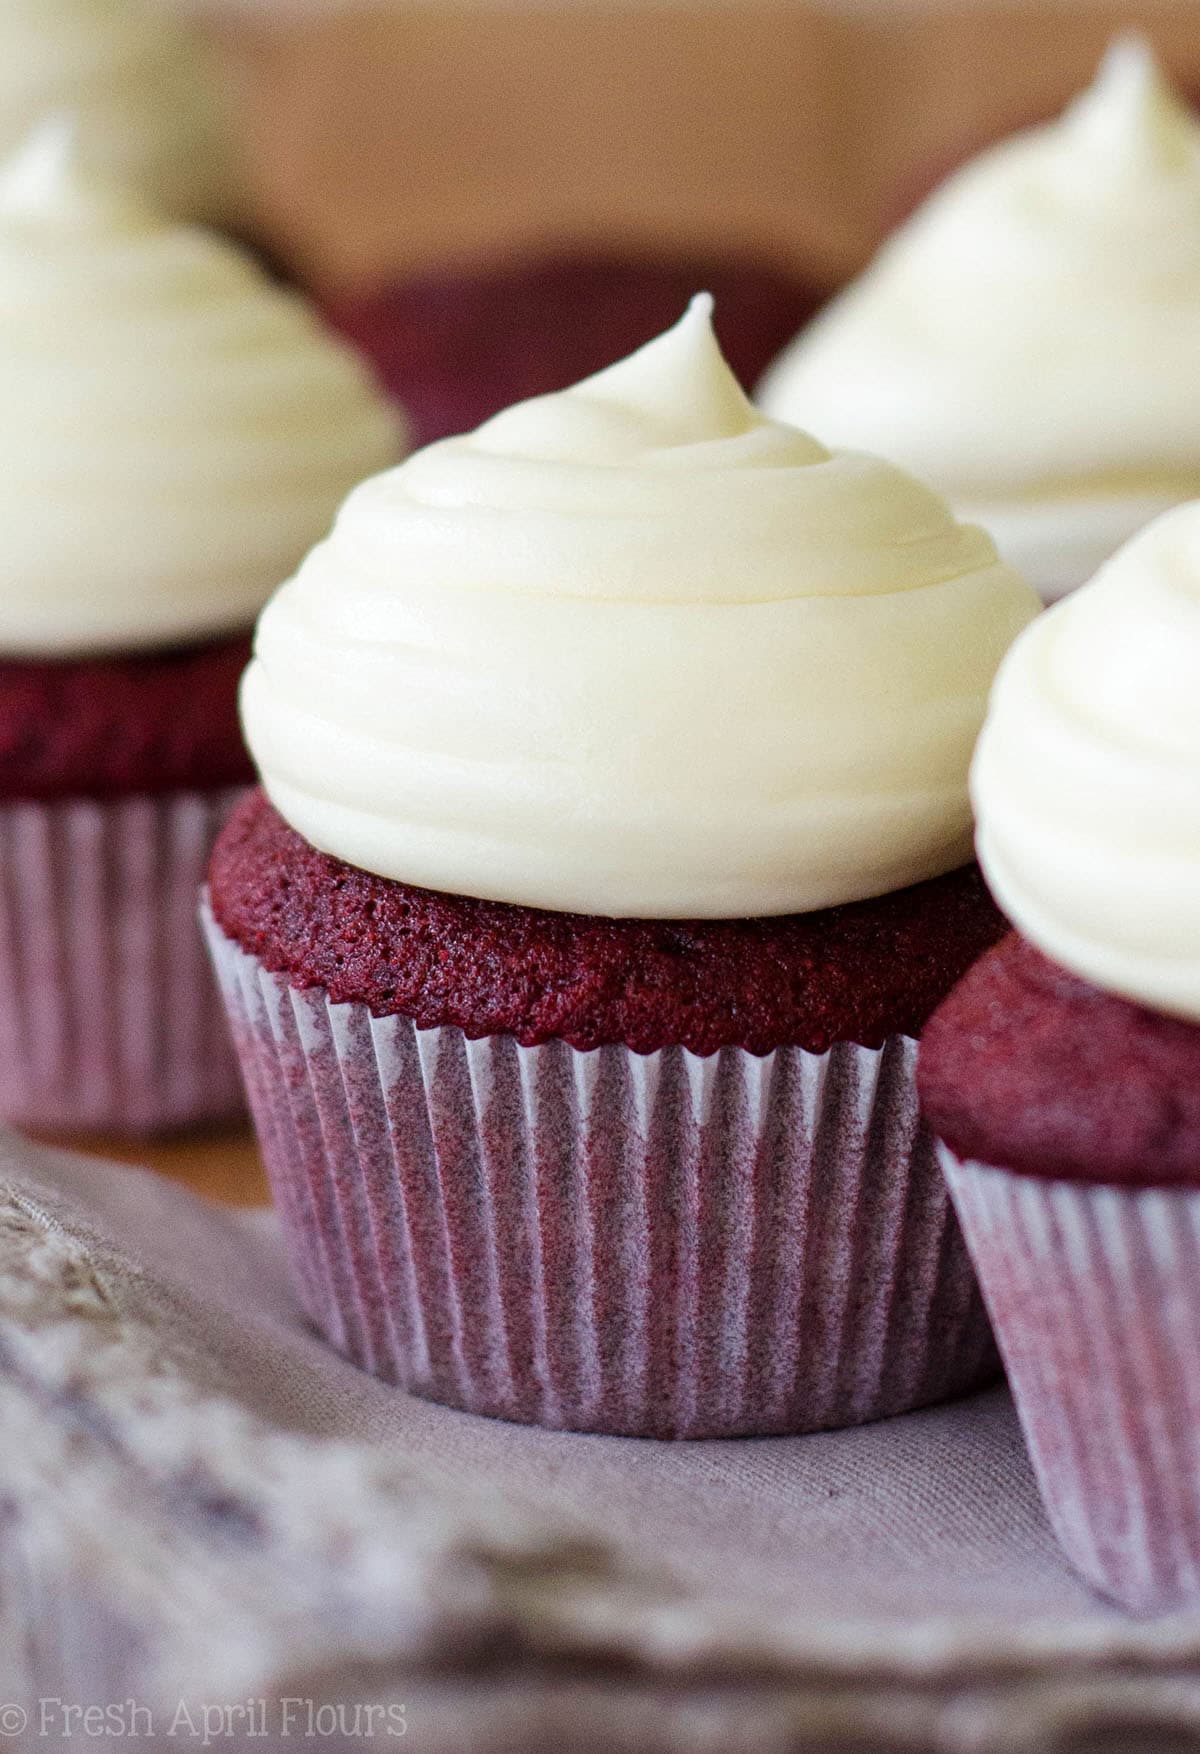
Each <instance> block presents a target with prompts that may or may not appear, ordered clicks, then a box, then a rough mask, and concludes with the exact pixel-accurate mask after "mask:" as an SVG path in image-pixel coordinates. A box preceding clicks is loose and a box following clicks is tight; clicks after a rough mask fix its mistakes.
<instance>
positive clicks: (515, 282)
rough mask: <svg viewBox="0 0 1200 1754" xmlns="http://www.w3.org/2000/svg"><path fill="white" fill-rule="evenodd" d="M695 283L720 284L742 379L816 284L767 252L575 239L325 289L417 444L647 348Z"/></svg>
mask: <svg viewBox="0 0 1200 1754" xmlns="http://www.w3.org/2000/svg"><path fill="white" fill-rule="evenodd" d="M697 286H707V287H709V288H711V290H712V292H713V294H714V297H715V299H716V310H717V329H718V338H719V340H720V342H721V346H722V349H723V350H724V352H725V355H726V357H727V359H728V360H729V363H730V366H731V367H732V368H733V371H734V373H735V375H736V376H737V378H738V379H739V381H740V382H741V383H743V384H752V383H754V381H755V379H756V378H757V377H758V376H759V374H760V373H761V372H762V371H763V370H765V368H766V366H767V365H768V364H769V363H770V361H771V360H772V359H773V358H774V357H775V355H776V354H777V353H778V351H779V349H780V348H781V347H782V346H783V345H784V343H785V342H786V341H787V340H789V339H790V337H791V336H792V335H794V334H795V332H796V330H797V329H798V328H799V326H800V324H801V323H804V322H807V320H808V319H809V317H811V315H812V313H813V312H814V311H815V310H816V309H817V306H818V305H819V304H820V302H821V299H822V297H823V296H824V294H823V291H822V290H821V289H820V288H819V287H818V286H817V285H815V284H814V283H813V282H811V281H810V280H808V279H806V278H805V277H804V276H803V275H800V274H798V273H797V272H796V271H795V270H794V269H792V268H787V267H784V266H782V265H780V264H775V263H772V262H769V261H759V260H755V259H752V258H748V257H739V256H718V257H717V258H716V259H713V258H712V257H711V256H705V257H702V258H701V257H697V256H695V255H692V254H688V253H680V254H667V255H663V254H652V253H650V252H648V251H642V252H638V251H636V250H629V251H626V252H620V251H616V250H608V251H604V250H600V249H597V248H592V249H586V248H583V247H582V246H581V247H579V248H577V249H574V250H571V249H563V250H559V251H547V252H544V253H541V254H531V255H528V256H517V257H515V258H513V259H512V260H503V261H498V262H486V263H478V264H475V265H467V266H462V267H458V268H453V269H445V270H443V271H441V272H437V273H428V274H424V275H420V276H416V277H414V278H412V279H409V280H401V281H399V282H397V283H396V284H393V285H388V286H384V287H382V288H377V289H374V290H367V291H357V292H344V293H342V294H340V295H333V294H330V295H327V296H326V297H325V299H324V302H323V307H322V308H323V310H324V312H325V315H326V316H327V317H328V318H329V320H330V322H332V323H333V325H334V327H335V328H337V329H339V330H341V331H342V333H344V334H345V335H346V336H348V337H349V339H350V340H352V341H353V342H354V343H355V344H356V346H358V347H360V348H361V349H362V350H363V352H364V353H365V354H366V355H367V357H368V359H370V360H371V361H372V363H373V364H374V366H375V367H376V369H377V371H378V372H379V375H380V377H381V378H382V380H383V382H384V383H385V384H386V385H387V386H388V388H389V389H391V390H392V391H393V393H394V394H395V395H397V396H398V397H399V398H400V400H401V402H402V403H403V405H404V407H405V409H406V410H407V411H408V413H409V415H410V417H411V419H412V423H413V428H414V432H415V436H416V439H417V442H418V443H420V444H430V443H432V442H433V440H435V439H441V438H447V437H449V436H450V435H451V434H452V433H457V432H468V431H469V430H470V429H471V428H472V427H475V426H478V425H479V424H480V423H481V422H482V421H484V420H488V419H490V418H491V416H492V415H493V414H498V413H499V412H500V410H501V409H502V408H508V407H510V406H511V405H512V404H513V403H514V402H523V401H526V400H528V399H529V398H530V397H533V396H543V395H547V394H549V393H550V392H551V391H554V390H565V389H566V388H567V387H568V386H569V385H571V384H574V383H577V382H578V381H579V379H580V378H584V377H588V376H589V375H590V374H591V373H593V372H597V371H599V370H600V369H601V367H602V366H606V365H608V364H609V363H610V362H611V361H612V360H614V359H620V358H622V357H623V356H624V355H625V354H627V353H632V352H633V351H634V350H635V348H638V347H641V346H644V344H645V343H646V342H647V341H650V340H652V339H653V338H654V336H656V335H658V334H661V332H662V330H663V329H665V328H667V327H668V325H669V324H671V323H672V322H673V321H674V320H675V318H676V316H677V315H678V313H679V310H680V308H681V307H682V306H683V305H684V304H686V302H687V300H688V298H689V297H690V296H691V294H692V293H693V292H694V291H695V289H696V287H697Z"/></svg>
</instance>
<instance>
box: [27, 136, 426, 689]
mask: <svg viewBox="0 0 1200 1754" xmlns="http://www.w3.org/2000/svg"><path fill="white" fill-rule="evenodd" d="M0 432H2V433H3V440H2V441H0V442H2V445H3V450H2V453H0V465H2V466H0V553H2V556H3V577H4V579H5V580H6V581H7V583H6V584H5V585H4V587H3V588H2V589H0V653H4V654H7V655H34V656H43V657H52V656H59V655H61V656H69V655H80V654H86V653H90V652H112V651H125V650H131V649H134V648H138V647H153V646H162V645H168V644H175V643H183V642H186V641H190V640H196V639H203V638H208V637H212V636H216V635H219V634H223V633H226V632H229V631H233V630H236V629H239V628H242V627H246V626H248V625H249V624H250V623H251V622H252V621H253V620H254V617H255V615H256V614H257V613H258V610H259V609H260V608H261V606H262V604H263V602H264V601H265V600H266V598H267V596H268V595H269V594H270V592H271V591H272V590H273V589H274V587H275V586H276V585H277V584H278V583H279V581H280V580H281V579H282V578H285V577H286V576H287V574H288V572H289V571H290V570H291V569H292V568H293V567H294V566H295V565H296V563H297V561H298V560H299V559H300V558H301V557H302V556H303V554H304V553H305V552H306V550H307V549H308V548H309V547H310V546H311V545H312V543H313V542H314V541H316V540H317V538H318V537H319V536H321V535H322V534H323V533H324V531H325V530H326V529H327V528H328V525H329V522H330V520H331V518H332V516H333V514H334V512H335V511H336V509H337V506H338V504H339V503H340V501H341V499H342V498H343V497H344V495H345V493H346V492H347V490H348V489H349V488H350V487H351V486H353V484H354V483H355V482H356V481H358V480H360V479H361V478H362V477H363V475H365V474H368V473H369V472H370V471H372V470H374V469H378V468H380V467H382V466H383V465H384V464H385V463H387V462H389V461H392V460H394V459H395V458H396V457H397V456H398V455H400V454H401V448H402V445H401V439H402V433H401V428H400V426H399V424H398V422H397V419H396V417H395V416H394V415H393V414H392V413H391V411H390V410H389V409H388V407H387V404H386V403H385V401H384V400H383V398H382V397H381V396H380V395H379V394H378V393H377V392H376V391H375V389H374V387H373V386H372V385H371V383H370V382H369V380H368V378H367V376H366V374H365V372H364V370H363V369H362V367H361V366H360V365H359V363H358V361H357V360H356V359H355V358H354V357H353V355H352V354H351V353H350V351H349V349H347V348H345V347H344V346H343V345H342V344H341V343H340V342H337V341H335V340H334V339H332V338H331V337H330V336H328V335H327V334H326V333H325V331H324V330H323V329H322V327H321V326H320V324H319V323H318V321H317V320H316V318H315V316H314V315H313V314H312V313H310V311H309V310H308V309H307V307H306V306H305V305H304V304H303V303H302V302H301V301H300V300H299V299H298V298H296V297H295V296H294V295H292V294H291V293H288V292H285V291H283V290H281V289H280V288H279V287H277V286H275V285H274V284H272V283H271V282H270V281H269V280H268V279H267V278H266V276H265V275H263V274H262V273H261V272H260V271H259V269H258V268H257V267H256V266H255V265H254V264H253V263H252V262H250V261H249V260H248V259H247V258H245V257H243V256H242V255H241V253H240V252H239V251H237V250H235V249H234V248H233V247H232V246H230V245H228V244H226V243H224V242H223V241H221V240H220V239H218V238H216V237H215V236H211V235H209V234H207V233H205V232H202V231H200V230H198V229H193V228H190V227H185V226H174V225H171V224H170V223H168V222H167V221H165V220H163V219H162V218H160V217H159V216H157V215H156V214H155V213H154V211H153V210H152V209H151V208H150V207H149V206H148V205H146V204H144V203H143V201H142V199H141V197H137V196H133V195H127V194H126V193H125V192H124V191H123V190H122V189H121V188H120V187H119V186H115V185H114V184H113V183H112V181H111V180H110V178H109V176H108V175H107V174H106V173H102V172H98V171H97V170H96V169H95V168H94V167H93V166H92V164H91V163H90V161H89V160H88V157H87V155H86V154H85V153H84V152H83V151H82V149H81V145H80V137H79V135H78V133H77V132H76V130H75V129H74V128H73V127H72V125H71V124H70V122H67V123H59V122H55V123H53V124H51V125H48V126H46V127H44V128H42V129H39V130H38V132H37V134H36V135H35V136H34V137H33V138H32V139H31V140H30V141H29V142H28V143H27V144H26V145H25V146H24V147H23V148H22V149H21V151H20V152H19V153H18V155H17V156H16V158H15V159H14V160H13V161H12V162H10V163H9V164H8V165H7V166H5V167H3V168H0Z"/></svg>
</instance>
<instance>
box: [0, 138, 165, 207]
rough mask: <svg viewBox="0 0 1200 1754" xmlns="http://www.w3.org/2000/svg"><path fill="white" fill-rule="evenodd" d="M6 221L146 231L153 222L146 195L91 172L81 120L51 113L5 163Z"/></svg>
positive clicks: (0, 189) (1, 193)
mask: <svg viewBox="0 0 1200 1754" xmlns="http://www.w3.org/2000/svg"><path fill="white" fill-rule="evenodd" d="M0 224H10V225H14V226H15V225H28V226H44V227H49V228H54V229H63V230H70V229H78V228H83V227H87V226H96V227H97V228H100V227H111V228H114V229H123V230H143V231H144V230H149V229H150V228H151V226H152V224H153V220H152V216H151V212H150V209H149V207H148V205H147V204H146V202H145V200H144V199H143V198H142V197H141V196H139V195H136V194H134V193H133V192H132V191H131V190H127V189H121V188H119V187H118V186H116V185H115V184H112V183H110V182H109V181H108V180H107V179H106V178H105V177H103V176H101V175H98V174H97V173H95V172H94V171H93V172H92V173H91V174H90V175H88V174H86V173H85V170H84V165H83V154H82V152H81V149H80V137H79V124H78V122H77V121H76V119H75V118H74V117H73V116H71V115H68V114H63V115H58V116H50V117H47V118H46V120H45V121H43V122H42V123H41V124H40V125H39V126H38V127H37V128H35V129H34V131H33V133H32V134H30V135H29V136H28V138H27V139H26V140H25V141H24V142H23V144H22V145H21V146H20V147H18V149H17V151H16V152H15V153H14V154H13V155H12V157H11V158H10V159H9V160H8V162H7V163H6V164H4V165H2V166H0Z"/></svg>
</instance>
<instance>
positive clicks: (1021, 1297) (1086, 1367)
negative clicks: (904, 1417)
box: [939, 1147, 1200, 1613]
mask: <svg viewBox="0 0 1200 1754" xmlns="http://www.w3.org/2000/svg"><path fill="white" fill-rule="evenodd" d="M939 1150H940V1154H941V1157H942V1162H943V1167H944V1169H945V1173H946V1177H947V1180H948V1182H949V1185H950V1188H951V1192H952V1194H953V1198H954V1202H955V1205H956V1207H957V1208H958V1215H959V1218H960V1219H961V1221H962V1225H963V1229H964V1231H965V1232H966V1237H967V1241H968V1244H969V1246H970V1249H971V1253H972V1256H973V1257H974V1260H975V1265H976V1268H977V1270H978V1272H979V1276H980V1279H981V1281H982V1285H983V1291H984V1296H985V1298H986V1300H987V1303H988V1307H989V1309H990V1311H991V1315H992V1319H993V1321H994V1323H995V1327H996V1334H997V1338H998V1340H999V1343H1000V1350H1001V1352H1002V1354H1003V1356H1004V1361H1005V1364H1006V1365H1007V1367H1008V1375H1009V1381H1010V1383H1011V1384H1012V1389H1013V1393H1014V1395H1015V1397H1016V1402H1017V1408H1018V1411H1019V1413H1020V1417H1021V1424H1022V1426H1023V1428H1024V1431H1025V1437H1026V1440H1027V1442H1028V1445H1029V1450H1030V1454H1031V1456H1032V1459H1033V1465H1034V1469H1035V1472H1036V1474H1037V1479H1038V1484H1039V1487H1040V1489H1041V1493H1042V1498H1043V1500H1044V1502H1045V1506H1046V1510H1047V1513H1048V1515H1049V1517H1050V1521H1051V1524H1052V1525H1053V1528H1054V1532H1055V1534H1056V1535H1057V1537H1058V1539H1059V1542H1060V1543H1061V1545H1062V1547H1063V1550H1064V1551H1065V1553H1066V1554H1067V1557H1068V1558H1069V1559H1070V1560H1071V1562H1072V1564H1073V1565H1074V1566H1075V1567H1076V1568H1077V1570H1079V1571H1080V1572H1082V1574H1083V1576H1084V1577H1085V1578H1086V1579H1087V1580H1088V1581H1089V1583H1091V1584H1093V1585H1094V1586H1095V1587H1096V1588H1097V1589H1099V1590H1101V1591H1102V1592H1103V1593H1104V1594H1106V1595H1109V1596H1112V1597H1115V1598H1116V1600H1117V1601H1119V1602H1121V1603H1122V1604H1123V1605H1124V1606H1125V1607H1127V1608H1130V1609H1132V1610H1134V1611H1135V1612H1137V1613H1151V1612H1156V1611H1165V1610H1167V1609H1170V1608H1173V1607H1179V1606H1182V1605H1184V1604H1186V1603H1196V1602H1200V1193H1192V1192H1189V1191H1187V1190H1176V1189H1149V1190H1135V1191H1128V1190H1125V1189H1121V1188H1114V1187H1102V1186H1091V1185H1088V1184H1086V1183H1076V1182H1065V1181H1042V1180H1038V1179H1037V1178H1035V1177H1032V1176H1022V1175H1015V1174H1011V1173H1009V1172H1008V1171H1005V1170H1000V1169H992V1168H988V1167H986V1166H985V1165H983V1164H979V1163H963V1162H960V1161H959V1160H958V1159H957V1158H955V1157H954V1155H953V1154H952V1153H951V1152H950V1151H949V1150H947V1149H946V1148H945V1147H939Z"/></svg>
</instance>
